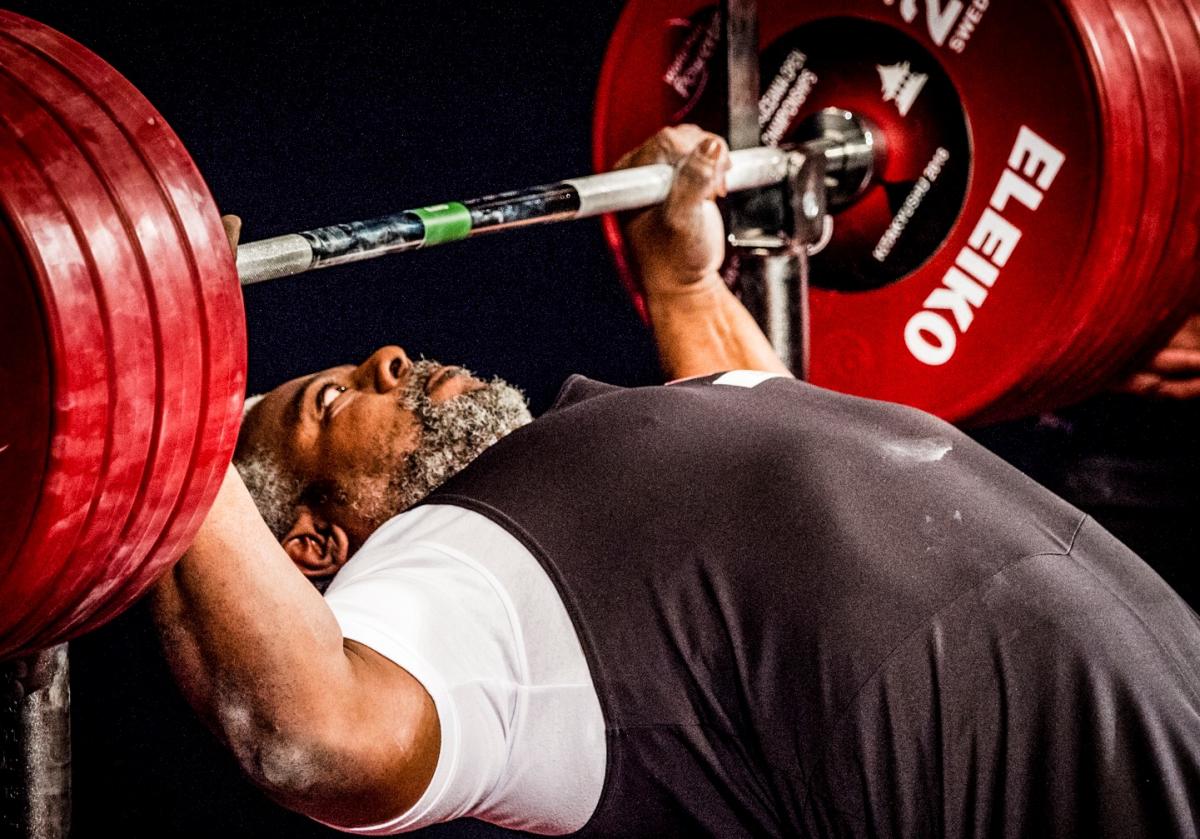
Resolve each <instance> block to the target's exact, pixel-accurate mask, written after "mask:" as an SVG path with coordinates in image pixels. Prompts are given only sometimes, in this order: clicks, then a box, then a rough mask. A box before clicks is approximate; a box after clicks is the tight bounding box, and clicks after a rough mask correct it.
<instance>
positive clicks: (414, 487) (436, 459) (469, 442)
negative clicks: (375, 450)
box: [379, 361, 533, 524]
mask: <svg viewBox="0 0 1200 839" xmlns="http://www.w3.org/2000/svg"><path fill="white" fill-rule="evenodd" d="M439 369H440V366H439V365H438V364H437V362H433V361H418V362H417V363H416V364H415V365H413V370H412V373H411V375H410V376H409V380H408V384H407V385H406V386H405V389H404V393H403V394H402V395H401V397H400V402H401V405H403V406H404V407H405V408H407V409H409V410H411V411H412V412H413V413H414V414H415V415H416V418H417V420H418V421H419V422H420V423H421V440H420V443H419V444H418V446H417V448H416V450H415V451H413V452H412V453H411V454H410V455H409V456H408V457H407V458H405V460H404V462H403V464H402V465H401V467H400V469H399V470H398V471H397V472H396V473H395V474H394V475H392V476H391V478H390V481H389V485H388V488H387V491H386V493H385V500H384V505H385V509H384V510H381V511H379V512H380V513H381V514H382V518H381V519H380V522H379V523H380V524H382V523H383V521H386V520H387V519H389V518H391V517H392V516H394V515H396V514H398V513H400V512H403V511H404V510H407V509H408V508H409V507H411V506H413V505H414V504H416V503H417V502H418V501H420V500H421V499H423V498H425V497H426V496H427V495H429V493H431V492H433V491H434V490H435V489H437V488H438V487H439V486H441V485H442V484H444V483H445V482H446V481H448V480H449V479H450V478H452V477H453V476H454V475H456V474H458V473H459V472H460V471H462V469H463V468H464V467H466V466H467V464H469V463H470V462H471V461H472V460H474V459H475V458H476V457H478V456H479V455H480V454H481V453H482V452H483V451H484V449H486V448H488V447H489V446H491V445H492V444H493V443H495V442H496V441H497V440H499V439H500V438H502V437H504V436H505V435H507V434H509V433H510V432H512V431H515V430H516V429H518V428H520V427H521V426H523V425H526V424H528V423H529V422H532V421H533V416H532V415H531V414H530V413H529V407H528V406H527V405H526V404H525V396H524V394H522V393H521V391H519V390H518V389H517V388H515V387H513V386H512V385H510V384H508V383H507V382H504V381H502V380H501V379H492V380H491V381H489V382H487V383H486V384H485V385H484V387H483V388H481V389H479V390H474V391H471V392H469V393H464V394H462V395H460V396H456V397H454V398H452V399H449V400H446V401H445V402H440V403H436V404H435V403H434V402H432V401H430V399H429V396H428V395H426V393H425V387H426V385H427V384H428V383H429V379H430V377H431V376H432V375H433V374H434V373H436V372H437V371H438V370H439ZM459 375H470V374H469V372H468V371H465V370H464V371H462V372H461V373H460V374H459Z"/></svg>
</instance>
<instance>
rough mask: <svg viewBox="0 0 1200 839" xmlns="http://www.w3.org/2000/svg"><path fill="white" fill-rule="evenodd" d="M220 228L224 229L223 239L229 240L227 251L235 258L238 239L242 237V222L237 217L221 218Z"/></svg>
mask: <svg viewBox="0 0 1200 839" xmlns="http://www.w3.org/2000/svg"><path fill="white" fill-rule="evenodd" d="M221 226H222V227H224V228H225V238H227V239H228V240H229V249H230V250H231V251H233V255H234V256H235V257H236V256H237V247H238V239H240V238H241V236H242V220H241V219H240V218H238V217H237V216H221Z"/></svg>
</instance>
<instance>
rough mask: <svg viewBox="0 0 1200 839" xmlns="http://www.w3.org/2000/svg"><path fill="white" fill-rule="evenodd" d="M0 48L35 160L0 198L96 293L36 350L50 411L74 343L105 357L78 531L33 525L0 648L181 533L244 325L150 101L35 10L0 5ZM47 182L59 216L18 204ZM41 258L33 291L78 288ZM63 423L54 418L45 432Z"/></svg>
mask: <svg viewBox="0 0 1200 839" xmlns="http://www.w3.org/2000/svg"><path fill="white" fill-rule="evenodd" d="M0 48H2V49H4V50H5V56H4V62H3V63H4V66H5V69H6V73H7V78H8V81H9V87H10V88H11V89H12V91H18V92H19V94H20V95H24V96H25V97H26V98H27V99H29V100H31V101H33V102H35V103H36V107H34V106H27V107H25V108H24V110H22V111H19V113H20V114H21V116H22V117H23V118H22V119H20V120H16V121H15V122H14V121H13V120H10V125H13V126H15V127H14V128H13V131H14V133H15V135H16V136H18V137H20V138H21V140H22V142H23V144H24V145H23V146H22V148H23V149H24V150H25V156H26V158H28V159H29V160H32V161H33V165H32V166H29V167H27V170H26V171H24V172H23V173H22V174H23V176H24V177H23V180H13V181H12V182H13V183H14V184H18V185H19V188H14V189H13V190H9V189H8V187H7V186H6V193H5V195H4V196H3V200H4V201H5V203H6V205H7V206H8V212H9V213H10V215H11V216H12V217H13V218H14V220H15V221H14V226H15V227H17V228H19V229H21V230H22V235H24V236H25V237H26V238H27V239H28V240H29V242H28V243H27V244H26V247H27V248H28V249H29V252H30V253H32V254H34V255H35V256H37V257H39V258H40V257H42V256H44V254H45V251H44V250H43V248H44V247H45V243H44V241H43V240H45V239H50V238H53V237H58V238H59V239H64V240H68V239H69V240H71V241H72V242H73V243H74V245H75V248H76V249H77V250H78V251H79V252H80V254H81V255H83V257H84V260H83V261H84V262H85V263H86V266H87V270H88V279H89V280H90V283H91V285H92V294H91V296H92V297H93V298H94V300H95V301H96V305H95V306H94V310H93V311H92V312H91V316H90V317H89V318H87V319H86V321H85V323H87V324H89V325H90V326H91V327H92V331H91V333H89V334H88V335H86V336H83V337H82V338H81V339H79V340H73V341H65V342H64V347H65V349H61V350H60V348H58V347H55V348H54V350H53V351H52V353H51V357H52V358H53V360H54V363H53V367H54V371H55V379H56V381H55V388H56V409H57V414H56V419H58V415H59V414H61V415H64V416H65V417H66V418H67V419H70V418H71V410H70V409H71V408H72V407H73V406H72V405H71V404H70V403H71V402H72V400H73V398H74V396H75V390H74V389H73V386H74V382H73V381H72V380H71V378H70V371H71V368H72V366H73V365H72V361H73V359H75V358H77V357H86V358H93V359H94V358H97V357H99V358H106V359H108V362H109V363H108V367H109V368H110V370H111V374H110V375H109V376H107V377H101V378H102V381H103V383H104V384H105V386H106V387H105V391H106V395H107V397H108V399H107V403H106V404H105V405H104V406H103V407H104V408H105V410H106V411H107V413H108V419H107V421H106V422H102V423H101V424H100V425H99V426H98V427H96V426H93V428H92V431H91V433H90V435H87V436H85V437H84V439H86V441H87V442H88V444H89V446H90V449H89V451H91V452H92V453H93V454H92V461H91V463H90V466H91V467H92V468H91V469H90V470H88V471H87V474H96V475H98V476H100V480H99V483H97V484H96V485H95V486H94V487H93V492H92V493H91V494H90V495H89V496H86V497H85V501H84V503H83V504H82V506H83V508H84V512H83V514H82V517H83V518H82V522H81V524H80V526H79V528H77V529H76V533H77V535H78V539H77V540H76V542H75V544H74V545H73V546H72V547H71V549H70V550H69V552H68V553H66V554H65V555H64V554H62V553H61V552H60V553H58V554H54V553H53V552H51V551H50V550H49V547H50V546H49V545H48V543H47V541H46V537H47V536H48V535H49V534H48V533H46V534H41V535H40V538H34V539H31V540H30V542H29V543H28V544H27V545H26V547H25V549H23V552H22V554H21V555H20V556H19V557H18V562H17V566H16V574H15V580H14V579H13V576H14V575H10V577H9V578H5V579H4V580H3V581H2V585H0V596H3V597H5V598H8V596H9V594H10V591H17V590H18V588H22V590H23V591H33V593H34V594H37V592H38V591H40V596H33V597H29V598H26V600H27V601H28V602H29V603H30V604H31V606H30V608H29V609H28V610H27V611H28V613H29V614H28V615H27V617H26V618H25V619H24V620H23V621H22V625H21V626H20V628H19V631H3V632H0V656H3V655H8V654H11V653H12V652H13V651H14V650H16V649H30V648H34V647H38V646H43V645H45V644H48V643H51V642H53V641H56V640H61V639H62V638H65V637H68V636H72V635H76V634H78V633H79V632H82V631H85V630H86V629H88V628H91V627H92V626H95V625H97V624H98V623H99V622H100V621H102V620H104V619H106V618H107V617H109V616H111V615H113V614H115V613H116V612H118V611H119V610H120V609H122V608H124V607H125V606H127V605H128V604H129V603H130V602H132V600H133V599H135V598H136V597H137V596H138V595H140V594H141V593H142V592H143V591H144V590H145V588H146V587H147V586H148V585H149V584H150V583H151V582H152V581H153V579H154V578H155V577H156V576H157V574H158V573H160V572H161V571H162V570H163V569H164V568H165V567H166V566H167V565H168V564H170V562H172V561H173V560H174V558H175V557H176V556H177V555H178V553H179V552H181V551H182V549H183V548H184V547H185V546H186V544H187V543H188V542H189V541H190V539H191V537H192V536H193V535H194V532H195V529H196V527H198V525H199V522H200V519H201V517H202V515H203V513H204V511H205V510H207V507H208V505H209V504H211V501H212V498H213V497H214V496H215V493H216V491H217V488H218V487H219V484H220V480H221V478H222V476H223V474H224V470H225V467H226V466H227V464H228V462H229V458H230V455H231V453H232V448H233V443H234V439H235V436H236V430H237V426H238V422H239V421H240V413H241V399H242V395H243V391H244V381H245V376H244V368H245V334H244V321H243V315H242V310H241V298H240V289H239V287H238V285H237V283H236V272H235V269H234V266H233V260H232V257H231V255H230V253H229V250H228V247H227V245H226V243H225V240H224V232H223V230H222V228H221V224H220V220H219V218H218V217H217V213H216V210H215V207H214V205H213V203H212V199H211V196H210V195H209V193H208V191H207V188H206V187H205V186H204V183H203V181H202V179H201V178H200V176H199V174H198V173H197V172H196V170H195V168H194V165H193V164H192V162H191V160H190V158H188V157H187V154H186V152H185V151H184V150H183V148H182V145H181V144H180V143H179V140H178V138H177V137H176V136H175V135H174V134H173V133H172V132H171V131H170V129H169V128H168V127H167V126H166V124H165V123H164V122H163V120H162V117H161V116H160V115H159V114H158V113H157V112H156V111H155V110H154V109H153V108H152V107H151V106H150V105H149V104H148V103H147V102H146V101H145V100H144V99H143V98H142V97H141V96H140V94H138V93H137V91H136V90H135V89H133V88H132V86H130V85H129V83H128V82H127V81H125V80H124V79H123V78H122V77H121V76H120V75H119V74H117V73H116V71H114V70H113V69H112V68H111V67H109V66H108V65H107V64H105V63H104V62H103V61H101V60H100V59H99V58H97V57H96V56H94V55H92V54H91V53H90V52H88V51H87V50H86V49H85V48H83V47H81V46H80V45H78V44H76V43H75V42H73V41H71V40H70V39H68V38H66V37H65V36H62V35H61V34H59V33H57V32H54V31H53V30H51V29H49V28H47V27H44V26H42V25H40V24H37V23H34V22H32V21H29V20H27V19H24V18H20V17H18V16H15V15H11V14H7V13H0ZM12 91H10V95H11V97H18V93H14V92H12ZM3 111H4V113H5V115H6V117H7V116H9V113H10V112H9V110H8V108H4V109H3ZM49 125H54V126H57V127H58V129H59V130H58V132H57V133H55V132H54V131H52V130H51V129H50V128H49V127H48V126H49ZM5 157H6V156H5V155H3V154H0V165H3V164H5V163H9V162H10V161H8V160H6V159H5ZM13 157H14V158H16V157H17V156H16V155H13ZM14 165H15V164H14ZM38 176H40V177H41V182H39V181H38ZM46 194H52V195H54V196H56V198H57V201H58V206H59V207H60V210H61V212H60V216H59V217H58V218H49V217H46V216H45V215H44V214H43V215H38V214H35V213H33V212H31V206H32V204H31V203H29V202H36V201H37V200H45V198H44V196H45V195H46ZM25 196H29V198H28V200H26V199H25ZM64 221H65V222H66V223H64ZM39 236H40V237H41V239H38V238H37V237H39ZM43 261H44V262H45V263H46V264H44V265H42V266H41V267H42V269H43V270H42V271H41V273H40V276H39V281H40V283H41V286H42V287H41V289H40V293H41V295H42V297H43V299H44V300H46V301H48V304H47V308H48V309H49V308H50V307H51V306H52V305H55V306H63V307H69V306H77V305H78V300H77V298H83V297H85V296H86V295H83V294H82V293H81V289H79V288H75V287H70V286H64V285H62V283H61V278H60V276H59V274H58V273H56V268H57V265H56V263H55V262H54V261H51V260H43ZM60 374H61V375H60ZM60 436H61V435H60V434H59V433H58V432H57V429H56V433H55V435H54V443H55V444H58V443H60V442H62V441H60ZM97 449H99V450H100V456H99V457H97V456H96V455H95V454H94V453H95V451H96V450H97ZM68 467H69V468H68ZM70 468H74V469H75V470H76V471H79V470H80V469H81V468H82V462H80V461H76V460H72V459H71V458H70V457H67V458H66V459H65V460H64V462H62V463H52V464H51V467H50V469H49V470H48V473H47V474H48V476H49V477H51V478H54V477H63V478H64V480H65V481H66V483H67V484H68V485H71V486H73V485H74V484H73V483H72V482H70V481H69V480H67V478H69V476H67V475H66V473H67V472H68V471H70ZM56 470H57V471H56ZM76 479H77V476H76ZM47 483H48V484H49V483H50V481H49V480H48V481H47ZM47 499H48V500H50V501H53V500H54V496H53V494H50V495H48V496H47ZM52 506H53V505H52V504H46V503H43V504H42V505H41V507H40V508H39V512H38V515H39V516H40V515H42V512H43V509H47V508H49V507H52ZM49 515H50V513H47V516H49ZM34 535H35V536H36V535H39V534H36V533H35V534H34ZM47 580H49V581H50V582H51V583H52V586H51V587H50V589H49V590H48V591H47V590H46V589H45V586H44V584H45V581H47Z"/></svg>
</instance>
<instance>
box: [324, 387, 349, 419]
mask: <svg viewBox="0 0 1200 839" xmlns="http://www.w3.org/2000/svg"><path fill="white" fill-rule="evenodd" d="M345 392H346V386H345V385H339V384H334V383H333V382H329V383H327V384H324V385H321V387H320V389H318V390H317V414H318V415H319V416H322V417H324V416H325V412H326V411H327V410H328V409H329V406H330V405H332V404H333V403H334V402H335V401H336V400H337V398H338V397H339V396H341V395H342V394H343V393H345Z"/></svg>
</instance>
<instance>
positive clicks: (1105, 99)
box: [978, 0, 1170, 421]
mask: <svg viewBox="0 0 1200 839" xmlns="http://www.w3.org/2000/svg"><path fill="white" fill-rule="evenodd" d="M1067 11H1068V13H1069V14H1070V15H1071V16H1072V25H1073V27H1074V28H1075V29H1076V31H1078V32H1079V33H1080V34H1081V37H1082V38H1083V41H1084V44H1085V50H1084V55H1085V57H1086V60H1087V61H1088V67H1089V73H1090V74H1091V75H1092V77H1093V78H1095V79H1097V102H1098V112H1097V113H1098V115H1099V117H1100V131H1101V134H1102V143H1101V148H1102V158H1101V170H1100V177H1099V178H1098V184H1099V188H1100V201H1099V212H1098V214H1097V217H1096V222H1095V227H1094V230H1093V231H1092V239H1091V242H1090V244H1089V247H1088V249H1087V253H1086V255H1085V259H1084V262H1083V264H1082V265H1081V266H1080V268H1079V271H1080V277H1082V278H1083V279H1084V281H1085V283H1086V293H1085V294H1081V295H1078V296H1077V297H1076V298H1075V299H1073V300H1067V301H1066V303H1065V305H1064V306H1063V308H1062V309H1061V310H1060V311H1059V312H1058V315H1059V324H1058V328H1057V329H1056V330H1054V331H1052V332H1050V333H1048V334H1047V336H1046V337H1045V338H1044V339H1043V341H1042V342H1041V344H1040V347H1039V350H1038V352H1039V354H1040V356H1041V358H1042V364H1041V365H1039V366H1037V367H1034V368H1031V370H1030V375H1029V376H1027V377H1026V379H1025V380H1024V381H1023V382H1022V383H1021V385H1020V386H1019V387H1018V388H1015V389H1014V390H1013V392H1011V393H1010V394H1008V395H1006V397H1005V399H1004V400H1002V401H1001V402H1000V403H998V404H997V405H994V406H991V407H990V408H989V409H988V410H986V411H984V412H982V414H981V415H980V416H979V417H978V418H979V419H982V420H984V421H990V420H994V419H1004V418H1006V417H1008V416H1011V415H1013V414H1017V413H1029V412H1033V411H1035V410H1040V409H1045V408H1050V407H1056V406H1059V405H1063V404H1068V403H1070V402H1072V401H1075V400H1077V399H1079V398H1080V397H1081V395H1083V394H1086V393H1089V392H1094V390H1095V389H1096V388H1097V386H1098V385H1099V384H1100V383H1101V382H1102V381H1103V380H1104V379H1105V378H1107V377H1108V376H1109V375H1110V374H1111V366H1112V362H1111V360H1110V359H1108V358H1107V357H1106V348H1108V347H1110V346H1111V345H1113V344H1114V343H1116V344H1118V345H1126V347H1127V346H1128V343H1129V341H1130V340H1131V339H1132V338H1133V337H1134V335H1135V333H1136V331H1137V330H1136V327H1135V323H1136V321H1135V320H1132V319H1135V318H1136V317H1137V313H1138V311H1139V310H1140V308H1141V304H1142V303H1143V302H1144V301H1145V300H1146V299H1147V294H1148V292H1149V285H1150V282H1151V278H1150V276H1149V273H1150V270H1149V267H1148V266H1147V265H1146V264H1145V263H1146V261H1147V259H1148V258H1152V257H1153V255H1154V254H1157V253H1159V252H1160V251H1161V245H1162V241H1163V239H1162V233H1163V225H1162V219H1161V218H1160V215H1159V214H1158V213H1157V212H1156V209H1157V205H1156V202H1159V201H1161V200H1163V193H1162V191H1163V187H1164V181H1163V178H1162V175H1161V174H1160V173H1155V172H1153V171H1152V166H1151V149H1150V147H1149V142H1148V136H1147V122H1148V116H1147V113H1146V109H1145V105H1144V98H1143V89H1144V80H1143V75H1144V74H1145V70H1143V69H1142V68H1141V67H1140V66H1139V65H1138V63H1137V60H1136V55H1135V50H1133V49H1131V45H1130V43H1129V41H1128V35H1127V31H1126V27H1125V26H1124V25H1123V22H1122V21H1121V19H1119V18H1118V17H1117V16H1116V15H1114V14H1113V12H1112V10H1111V9H1110V8H1109V6H1108V5H1107V3H1106V2H1105V0H1076V2H1073V3H1071V4H1069V5H1068V7H1067ZM1139 49H1144V50H1147V51H1149V50H1152V49H1153V44H1140V45H1139ZM1159 79H1160V81H1162V82H1165V83H1167V84H1169V83H1170V80H1169V78H1168V77H1166V76H1165V75H1160V76H1159ZM1160 157H1161V156H1160ZM1155 179H1157V182H1155V183H1153V184H1152V181H1155ZM1148 186H1152V187H1153V188H1151V189H1148ZM1166 200H1170V196H1169V195H1168V196H1166ZM1134 270H1138V271H1140V273H1132V272H1133V271H1134ZM1122 336H1124V337H1122ZM1126 351H1128V350H1126Z"/></svg>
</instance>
